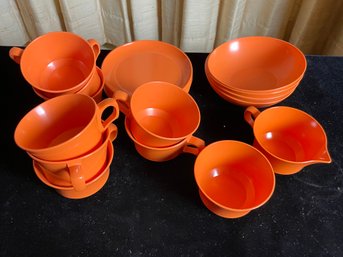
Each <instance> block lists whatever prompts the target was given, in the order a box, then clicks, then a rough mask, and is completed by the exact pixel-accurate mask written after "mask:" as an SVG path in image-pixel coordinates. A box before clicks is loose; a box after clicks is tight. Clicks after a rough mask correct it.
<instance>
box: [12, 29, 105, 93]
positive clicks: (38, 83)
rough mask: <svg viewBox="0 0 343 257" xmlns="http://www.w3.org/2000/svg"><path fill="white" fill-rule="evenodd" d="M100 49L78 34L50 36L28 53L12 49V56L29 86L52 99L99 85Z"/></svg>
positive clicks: (26, 50)
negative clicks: (97, 63)
mask: <svg viewBox="0 0 343 257" xmlns="http://www.w3.org/2000/svg"><path fill="white" fill-rule="evenodd" d="M99 53H100V45H99V43H98V42H96V41H95V40H94V39H89V40H88V41H87V40H85V39H83V38H82V37H80V36H79V35H77V34H74V33H71V32H65V31H58V32H49V33H46V34H44V35H42V36H39V37H37V38H36V39H35V40H33V41H32V42H31V43H30V44H29V45H28V46H27V47H26V48H25V49H21V48H18V47H12V48H11V49H10V52H9V56H10V57H11V58H12V59H13V60H14V61H15V62H17V63H18V64H20V68H21V72H22V74H23V76H24V78H25V79H26V80H27V81H28V83H29V84H30V85H31V86H32V87H33V88H34V89H36V90H38V91H39V92H40V93H42V94H43V95H44V96H46V97H48V98H52V97H55V96H58V95H61V94H65V93H75V92H76V91H78V90H81V89H82V88H83V87H84V86H85V85H86V84H87V83H88V84H95V85H99V84H100V78H99V76H98V74H97V70H96V59H97V57H98V55H99Z"/></svg>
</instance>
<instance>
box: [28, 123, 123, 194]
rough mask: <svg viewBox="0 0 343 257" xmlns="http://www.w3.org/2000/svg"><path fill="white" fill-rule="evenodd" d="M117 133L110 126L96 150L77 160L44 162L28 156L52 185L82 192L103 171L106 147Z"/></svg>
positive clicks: (113, 126) (114, 128)
mask: <svg viewBox="0 0 343 257" xmlns="http://www.w3.org/2000/svg"><path fill="white" fill-rule="evenodd" d="M117 133H118V130H117V127H116V125H114V124H110V126H109V128H108V129H107V130H106V131H105V133H104V138H103V143H102V144H101V145H100V146H99V147H98V148H97V149H94V150H93V151H92V152H90V153H88V154H86V155H83V156H80V157H78V158H74V159H69V160H63V161H45V160H41V159H39V158H37V157H35V156H33V155H31V154H29V156H30V157H31V158H32V159H33V160H35V163H36V166H38V167H39V169H40V170H41V171H42V172H43V174H44V176H45V177H46V178H47V179H48V180H49V181H50V182H51V183H52V184H54V185H57V186H63V187H68V186H69V187H70V186H73V187H74V188H75V190H76V191H82V190H84V189H85V187H86V183H87V182H89V181H91V180H93V179H94V178H95V177H96V176H97V174H98V173H99V171H101V170H103V167H104V165H105V164H106V160H107V152H108V149H107V148H108V146H107V145H108V144H109V143H111V142H112V141H113V140H114V139H115V138H116V137H117Z"/></svg>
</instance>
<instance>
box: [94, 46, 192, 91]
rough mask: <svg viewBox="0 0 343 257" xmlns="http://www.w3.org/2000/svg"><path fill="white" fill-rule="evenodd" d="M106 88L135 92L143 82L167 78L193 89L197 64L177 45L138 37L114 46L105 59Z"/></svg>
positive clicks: (180, 85)
mask: <svg viewBox="0 0 343 257" xmlns="http://www.w3.org/2000/svg"><path fill="white" fill-rule="evenodd" d="M101 69H102V72H103V74H104V78H105V88H104V91H105V93H106V94H107V95H108V96H113V93H114V92H116V91H117V90H121V91H125V92H126V93H128V94H130V95H131V94H132V93H133V91H134V90H135V89H136V88H137V87H139V86H140V85H142V84H144V83H146V82H151V81H165V82H169V83H172V84H175V85H177V86H179V87H180V88H182V89H183V90H184V91H186V92H189V90H190V87H191V84H192V80H193V67H192V63H191V61H190V59H189V58H188V56H187V55H186V54H185V53H184V52H183V51H182V50H181V49H179V48H177V47H176V46H174V45H171V44H168V43H165V42H162V41H158V40H137V41H133V42H131V43H127V44H124V45H122V46H119V47H117V48H115V49H113V50H112V51H111V52H110V53H109V54H108V55H107V56H106V57H105V59H104V61H103V63H102V66H101Z"/></svg>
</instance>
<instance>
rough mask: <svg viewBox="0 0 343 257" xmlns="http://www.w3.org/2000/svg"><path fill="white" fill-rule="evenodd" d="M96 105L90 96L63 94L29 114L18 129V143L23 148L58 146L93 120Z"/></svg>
mask: <svg viewBox="0 0 343 257" xmlns="http://www.w3.org/2000/svg"><path fill="white" fill-rule="evenodd" d="M95 111H96V105H95V104H90V101H89V97H87V96H83V95H75V94H70V95H64V96H60V97H55V98H52V99H49V100H47V101H45V102H43V103H42V104H40V105H38V106H36V107H35V108H34V109H32V110H31V111H29V112H28V113H27V114H26V115H25V116H24V117H23V118H22V120H21V121H20V122H19V123H18V125H17V127H16V130H15V140H16V143H17V144H18V145H19V146H21V147H23V148H24V149H34V150H39V149H43V148H47V147H53V146H56V145H58V144H60V143H62V142H64V141H67V140H68V139H69V138H73V137H74V136H76V135H77V134H78V133H80V132H81V131H82V130H83V129H84V128H85V127H86V126H87V125H88V124H89V123H90V121H91V120H92V119H93V117H94V113H95Z"/></svg>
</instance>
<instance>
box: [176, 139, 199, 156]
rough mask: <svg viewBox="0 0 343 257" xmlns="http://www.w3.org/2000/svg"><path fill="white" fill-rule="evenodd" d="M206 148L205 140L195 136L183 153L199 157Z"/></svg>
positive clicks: (188, 142)
mask: <svg viewBox="0 0 343 257" xmlns="http://www.w3.org/2000/svg"><path fill="white" fill-rule="evenodd" d="M204 148H205V141H204V140H202V139H200V138H198V137H195V136H191V137H190V139H188V141H187V143H186V144H185V146H184V147H183V150H182V151H183V152H184V153H191V154H193V155H195V156H197V155H198V154H199V153H200V152H201V151H202V150H203V149H204Z"/></svg>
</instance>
